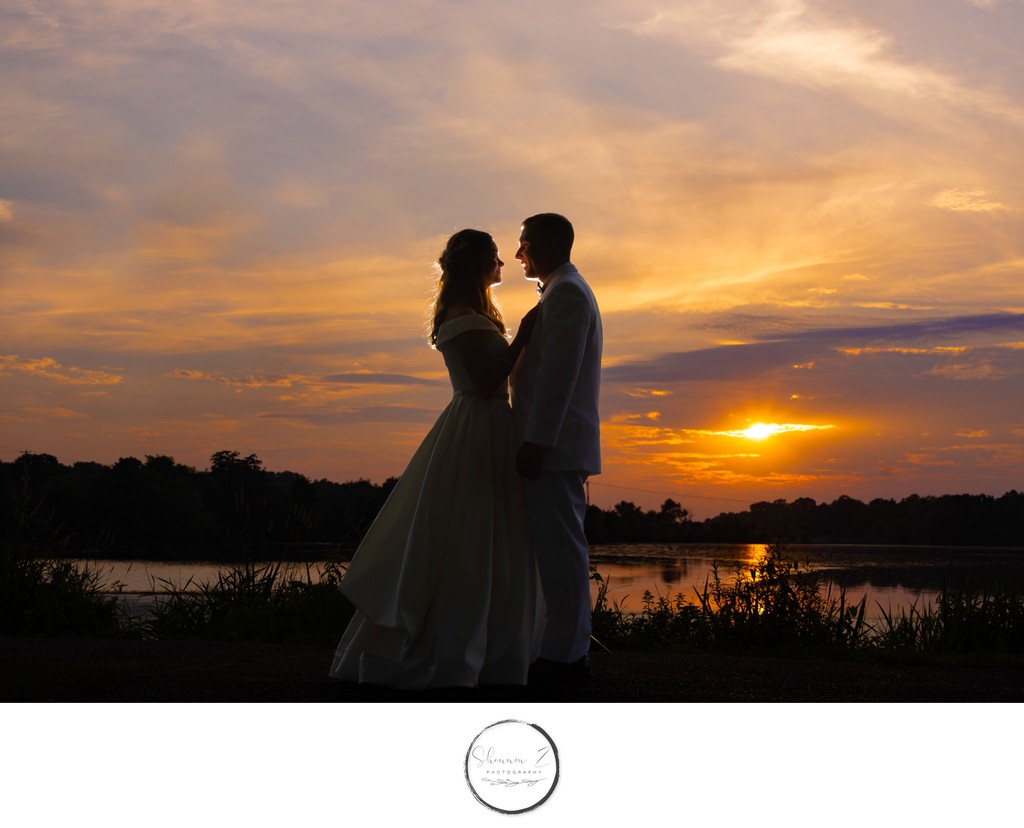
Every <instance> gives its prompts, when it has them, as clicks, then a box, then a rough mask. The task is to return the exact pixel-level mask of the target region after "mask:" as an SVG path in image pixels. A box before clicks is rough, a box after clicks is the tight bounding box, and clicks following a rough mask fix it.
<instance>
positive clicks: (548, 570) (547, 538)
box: [525, 471, 590, 663]
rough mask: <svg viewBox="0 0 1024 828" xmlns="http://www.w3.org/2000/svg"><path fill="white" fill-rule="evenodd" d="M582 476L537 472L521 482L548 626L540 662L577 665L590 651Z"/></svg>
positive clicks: (583, 479)
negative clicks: (572, 663) (543, 660)
mask: <svg viewBox="0 0 1024 828" xmlns="http://www.w3.org/2000/svg"><path fill="white" fill-rule="evenodd" d="M588 476H589V475H587V474H586V473H585V472H580V471H547V472H541V473H540V474H539V475H538V476H537V477H536V478H535V479H533V480H526V481H525V484H526V513H527V515H528V519H529V524H530V535H531V540H532V542H533V548H534V551H535V553H536V556H537V567H538V569H539V570H540V580H541V586H542V587H543V590H544V601H545V603H546V604H547V616H548V617H547V626H546V627H545V630H544V641H543V643H542V645H541V650H540V655H541V658H546V659H550V660H551V661H558V662H562V663H570V662H573V661H578V660H579V659H581V658H583V656H585V655H586V654H587V651H588V650H589V649H590V555H589V548H588V545H587V537H586V535H585V534H584V532H583V518H584V516H585V515H586V511H587V494H586V482H587V477H588Z"/></svg>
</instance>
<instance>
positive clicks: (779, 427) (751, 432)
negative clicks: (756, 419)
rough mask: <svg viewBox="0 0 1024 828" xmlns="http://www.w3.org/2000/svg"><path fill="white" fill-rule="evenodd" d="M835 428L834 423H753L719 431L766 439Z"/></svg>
mask: <svg viewBox="0 0 1024 828" xmlns="http://www.w3.org/2000/svg"><path fill="white" fill-rule="evenodd" d="M829 428H835V426H834V425H803V424H801V423H753V424H752V425H749V426H747V427H746V428H744V429H742V430H741V431H723V432H720V433H721V434H722V435H723V436H726V437H742V438H744V439H747V440H767V439H768V438H769V437H774V436H775V435H777V434H787V433H790V432H793V431H821V430H824V429H829Z"/></svg>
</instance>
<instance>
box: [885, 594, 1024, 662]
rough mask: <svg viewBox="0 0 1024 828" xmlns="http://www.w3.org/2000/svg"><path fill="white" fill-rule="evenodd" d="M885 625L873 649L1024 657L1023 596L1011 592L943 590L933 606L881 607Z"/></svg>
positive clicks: (890, 651) (914, 652)
mask: <svg viewBox="0 0 1024 828" xmlns="http://www.w3.org/2000/svg"><path fill="white" fill-rule="evenodd" d="M879 610H880V611H881V613H882V621H881V623H880V624H879V625H878V626H877V628H876V629H875V630H874V635H873V637H872V641H871V645H872V646H873V647H875V648H876V649H878V650H880V651H883V652H887V653H893V654H930V655H963V654H972V655H979V654H989V655H1011V656H1020V655H1024V594H1021V592H1020V591H1019V589H1018V588H1017V585H1016V584H1012V585H1011V586H1010V587H1009V588H1007V589H989V588H986V589H984V590H983V591H982V592H980V593H977V592H971V591H969V590H968V589H966V588H960V589H948V588H945V587H944V588H943V589H942V591H941V592H940V593H939V596H938V598H937V599H936V601H935V603H934V604H929V605H928V606H926V607H924V608H921V609H919V608H918V607H917V604H916V603H915V604H914V605H912V606H911V607H910V608H909V609H901V610H900V612H898V613H897V612H893V611H892V609H891V608H889V609H886V608H884V607H882V606H881V605H879Z"/></svg>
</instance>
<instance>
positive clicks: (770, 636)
mask: <svg viewBox="0 0 1024 828" xmlns="http://www.w3.org/2000/svg"><path fill="white" fill-rule="evenodd" d="M592 577H594V578H595V580H597V581H599V583H600V584H601V586H600V587H599V589H598V595H597V600H596V602H595V618H596V619H599V621H600V623H597V622H595V625H594V626H595V629H600V630H601V634H602V635H603V636H604V637H603V638H602V640H606V639H607V640H608V641H609V642H613V643H617V644H619V645H620V646H627V647H636V648H640V649H700V650H717V651H731V650H752V649H758V650H773V651H777V650H808V649H818V650H820V649H831V650H835V649H841V650H847V651H849V650H854V649H856V648H858V647H859V646H861V645H862V644H863V642H864V641H865V640H866V638H867V634H868V633H869V628H868V625H867V624H865V621H864V613H865V606H866V601H864V600H861V601H860V602H858V603H857V604H855V605H852V606H851V605H849V604H848V603H847V601H846V593H845V591H844V590H842V589H839V590H834V589H833V587H832V585H831V584H825V585H824V587H825V589H824V592H823V591H822V586H823V585H822V583H821V581H820V578H819V576H818V575H817V573H815V572H813V571H812V570H811V569H810V568H809V567H808V566H805V565H801V564H799V563H798V562H796V561H793V560H791V559H790V558H788V557H787V556H786V554H785V550H784V549H783V547H782V546H780V545H777V544H775V545H769V546H768V547H766V550H765V553H764V555H763V556H762V557H761V558H760V559H759V560H758V561H757V562H756V563H755V564H754V565H753V566H751V567H750V568H748V569H745V570H744V569H736V570H734V571H733V574H732V577H731V578H726V577H723V575H722V573H721V571H720V569H719V567H718V566H715V567H714V568H713V570H712V575H711V576H710V577H709V578H708V580H707V581H705V583H704V587H703V589H702V590H701V591H700V592H699V593H698V594H697V601H696V603H695V602H694V601H693V600H691V599H690V598H688V597H687V596H685V595H683V594H682V593H679V594H677V595H676V596H674V597H670V596H663V595H660V594H658V595H655V594H652V593H651V592H650V591H646V592H644V594H643V598H642V606H643V609H641V610H640V611H639V612H635V613H627V612H624V611H623V610H622V608H621V607H620V606H618V605H615V606H614V607H609V606H608V601H607V584H606V583H605V582H604V580H603V578H602V577H601V575H600V573H598V572H596V570H595V572H594V573H593V576H592ZM595 634H596V633H595Z"/></svg>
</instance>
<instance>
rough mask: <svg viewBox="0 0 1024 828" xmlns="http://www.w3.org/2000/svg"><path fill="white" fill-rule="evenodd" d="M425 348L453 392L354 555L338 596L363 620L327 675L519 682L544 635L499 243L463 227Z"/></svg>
mask: <svg viewBox="0 0 1024 828" xmlns="http://www.w3.org/2000/svg"><path fill="white" fill-rule="evenodd" d="M438 264H439V265H440V268H441V277H440V281H439V284H438V290H437V294H436V298H435V300H434V306H433V313H432V324H431V330H430V335H429V339H430V343H431V345H433V346H434V347H436V348H437V350H439V351H440V352H441V355H442V356H443V357H444V361H445V365H446V367H447V368H448V376H449V379H450V380H451V384H452V391H453V396H452V400H451V402H450V403H449V404H448V406H447V408H445V410H444V411H443V412H441V416H440V417H439V418H438V420H437V422H436V423H435V424H434V426H433V428H432V429H431V430H430V432H429V433H428V434H427V436H426V438H425V439H424V440H423V443H422V444H421V445H420V447H419V448H418V449H417V450H416V453H415V454H414V455H413V457H412V460H410V461H409V465H408V467H407V468H406V470H405V473H404V474H403V475H402V476H401V478H400V479H399V482H398V484H397V485H396V486H395V488H394V490H393V491H392V493H391V496H390V497H389V498H388V501H387V503H385V504H384V507H383V509H381V511H380V513H379V514H378V515H377V518H376V520H375V521H374V523H373V525H372V526H371V527H370V530H369V532H368V533H367V534H366V537H365V538H364V539H363V541H362V543H361V544H360V546H359V549H358V550H357V551H356V554H355V556H354V557H353V559H352V562H351V564H350V566H349V568H348V572H347V573H346V575H345V577H344V579H343V580H342V584H341V590H342V592H343V593H344V594H345V596H346V597H347V598H348V599H349V600H350V601H351V602H352V603H353V604H354V605H355V607H356V613H355V615H354V617H353V618H352V621H351V622H350V623H349V625H348V628H347V629H346V630H345V634H344V635H343V636H342V639H341V643H340V644H339V645H338V649H337V652H336V653H335V656H334V663H333V665H332V667H331V671H330V675H331V677H332V678H335V679H340V680H344V681H352V682H363V683H368V684H376V685H382V686H386V687H394V688H404V689H412V688H427V687H475V686H477V685H482V684H525V683H526V677H527V671H528V668H529V664H530V662H531V661H532V660H533V659H534V658H536V656H537V652H538V650H539V643H540V636H541V634H542V632H543V607H542V603H543V599H542V598H541V597H540V589H539V581H538V576H537V570H536V562H535V560H534V557H533V551H532V549H531V546H530V542H529V537H528V534H527V529H526V525H527V524H526V507H525V503H524V499H523V491H522V483H521V480H520V478H519V477H518V475H517V474H516V472H515V468H514V464H515V452H516V449H517V448H518V444H517V440H516V436H515V429H514V426H513V422H512V411H511V409H510V407H509V403H508V375H509V372H510V370H511V369H512V366H513V365H514V364H515V362H516V360H517V359H518V357H519V354H520V352H521V351H522V350H523V348H524V347H525V346H526V343H527V340H528V339H529V336H530V332H531V331H532V329H533V323H534V320H535V316H536V309H534V310H532V311H530V313H528V314H527V315H526V316H525V317H524V318H523V320H522V323H521V325H520V329H519V331H518V332H517V334H516V336H515V338H514V339H513V340H512V342H511V344H510V343H509V342H508V341H507V340H506V338H505V333H506V331H505V323H504V322H503V321H502V317H501V313H500V312H499V310H498V308H497V307H496V306H495V304H494V302H493V300H492V298H491V295H490V289H491V287H493V286H494V285H497V284H499V283H500V282H501V268H502V267H503V265H504V262H502V261H501V259H500V258H499V256H498V248H497V245H496V244H495V243H494V239H493V238H491V236H490V235H489V234H487V233H484V232H482V231H480V230H460V231H459V232H458V233H455V235H453V236H452V237H451V238H450V239H449V240H448V243H447V245H446V246H445V249H444V252H443V253H442V254H441V256H440V258H439V259H438Z"/></svg>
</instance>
